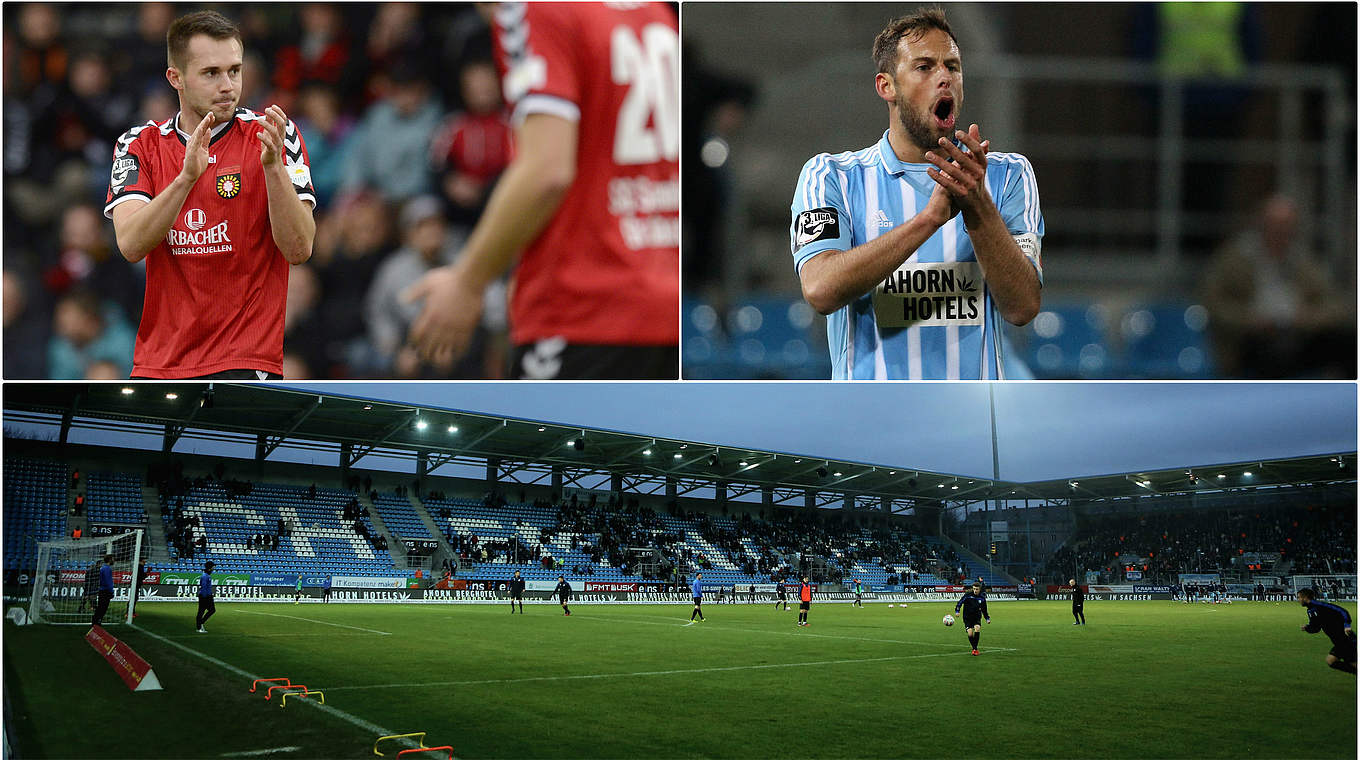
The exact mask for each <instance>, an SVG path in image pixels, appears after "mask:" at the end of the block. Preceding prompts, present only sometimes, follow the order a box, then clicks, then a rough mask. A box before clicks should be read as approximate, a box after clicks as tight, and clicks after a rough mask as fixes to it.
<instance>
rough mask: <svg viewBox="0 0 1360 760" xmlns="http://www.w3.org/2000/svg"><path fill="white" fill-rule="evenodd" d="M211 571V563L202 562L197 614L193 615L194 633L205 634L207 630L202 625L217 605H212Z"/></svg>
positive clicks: (214, 612) (214, 611) (215, 609)
mask: <svg viewBox="0 0 1360 760" xmlns="http://www.w3.org/2000/svg"><path fill="white" fill-rule="evenodd" d="M212 571H213V563H211V562H204V563H203V572H202V573H199V575H198V614H196V615H194V631H195V632H196V633H207V632H208V629H206V628H204V627H203V624H204V623H206V622H208V618H210V617H212V616H213V615H214V614H216V612H217V605H216V604H214V603H213V582H212Z"/></svg>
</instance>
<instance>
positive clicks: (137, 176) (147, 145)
mask: <svg viewBox="0 0 1360 760" xmlns="http://www.w3.org/2000/svg"><path fill="white" fill-rule="evenodd" d="M148 129H150V130H152V131H153V132H154V131H155V129H156V124H155V122H150V121H149V122H147V123H145V124H143V125H141V126H140V127H133V128H132V129H129V130H128V131H126V132H124V133H123V135H122V136H121V137H119V138H118V141H117V142H116V143H114V145H113V168H112V170H111V171H110V172H109V191H108V194H107V195H106V196H105V197H104V216H106V217H108V218H110V219H112V218H113V208H114V206H117V205H118V204H120V203H123V202H125V201H130V200H132V199H134V198H136V199H138V200H141V201H145V202H147V203H150V202H151V200H152V199H153V198H155V197H156V186H155V183H154V181H153V178H152V176H151V174H152V164H151V159H152V151H151V141H150V140H146V139H142V140H139V139H137V138H138V136H139V135H141V134H142V132H143V131H145V130H148Z"/></svg>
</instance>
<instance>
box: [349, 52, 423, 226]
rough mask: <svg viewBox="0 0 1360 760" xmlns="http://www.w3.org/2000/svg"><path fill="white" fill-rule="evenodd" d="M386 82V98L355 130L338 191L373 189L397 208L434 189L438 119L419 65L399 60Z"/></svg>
mask: <svg viewBox="0 0 1360 760" xmlns="http://www.w3.org/2000/svg"><path fill="white" fill-rule="evenodd" d="M389 77H390V89H389V91H388V93H387V94H386V96H385V97H383V98H382V100H380V101H379V102H378V103H376V104H374V105H373V106H372V107H371V108H369V109H368V111H367V112H366V113H365V114H364V117H363V118H362V119H361V120H360V121H359V125H358V127H356V128H355V131H354V135H353V137H352V138H351V144H350V146H349V150H348V152H347V154H346V155H347V159H348V164H347V166H346V170H345V175H344V178H343V179H342V182H341V188H342V189H341V192H343V193H355V192H359V191H362V190H365V189H371V190H376V191H377V192H378V194H379V195H380V196H381V197H382V198H383V200H384V201H386V202H387V203H393V204H399V203H402V202H404V201H406V200H407V199H409V198H413V197H415V196H417V195H423V194H425V193H428V192H430V190H431V189H432V188H431V181H430V165H429V148H430V138H431V137H432V136H433V135H434V131H435V129H436V128H438V126H439V121H440V118H441V117H440V108H439V104H438V103H437V102H436V101H435V100H434V98H433V97H432V95H431V93H430V87H429V83H428V80H427V79H426V75H425V73H424V72H423V71H422V70H421V68H420V65H419V64H417V63H415V62H406V61H403V62H401V63H399V64H397V65H394V66H393V68H392V70H391V72H390V74H389Z"/></svg>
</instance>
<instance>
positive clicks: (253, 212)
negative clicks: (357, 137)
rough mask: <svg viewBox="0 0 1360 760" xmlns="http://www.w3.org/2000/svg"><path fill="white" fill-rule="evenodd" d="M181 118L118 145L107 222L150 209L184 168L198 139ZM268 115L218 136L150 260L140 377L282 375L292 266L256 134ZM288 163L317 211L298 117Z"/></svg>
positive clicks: (150, 126)
mask: <svg viewBox="0 0 1360 760" xmlns="http://www.w3.org/2000/svg"><path fill="white" fill-rule="evenodd" d="M178 118H179V115H178V114H176V115H175V117H174V118H171V119H169V120H167V121H165V122H162V123H160V124H157V123H155V122H147V123H146V124H144V125H142V126H140V127H133V128H132V129H130V130H128V131H127V133H126V134H124V135H123V136H122V137H120V138H118V142H117V144H116V145H115V147H114V153H113V172H112V175H111V177H110V181H109V192H108V200H107V201H105V204H104V216H107V217H109V218H110V219H111V218H113V207H114V206H117V205H118V204H120V203H122V202H124V201H127V200H130V199H133V198H138V199H140V200H143V201H147V202H150V201H151V199H152V198H154V197H156V195H157V194H158V193H160V192H161V191H162V190H164V189H165V188H166V187H167V186H168V185H169V184H170V183H171V182H172V181H173V180H174V179H175V177H176V176H177V175H178V174H179V173H180V170H181V169H182V168H183V167H184V147H185V145H186V143H187V141H188V133H186V132H182V131H181V130H179V129H177V128H176V126H175V124H176V119H178ZM264 119H265V116H264V115H263V114H260V113H256V112H254V111H251V110H249V109H246V108H238V109H236V117H235V118H234V119H232V120H231V121H230V122H228V123H227V124H225V125H221V126H219V127H217V128H216V129H214V130H213V132H214V134H213V137H212V139H211V140H210V142H209V145H208V152H209V155H210V158H209V162H210V163H209V164H208V168H207V169H206V170H205V171H204V172H203V175H202V176H200V177H199V178H198V182H197V183H196V184H195V185H194V187H193V189H192V190H190V191H189V196H188V198H186V199H185V201H184V205H183V206H182V207H181V208H180V210H179V214H178V215H177V216H176V218H175V223H174V224H173V225H172V226H171V227H170V232H169V233H168V234H167V235H166V237H165V239H164V240H162V241H161V242H160V244H159V245H157V246H156V247H155V248H153V249H152V250H151V253H150V254H149V255H147V257H146V296H145V305H144V306H143V308H142V323H141V326H140V327H139V328H138V329H137V344H136V348H135V349H134V351H133V370H132V373H133V375H134V376H137V377H155V378H183V377H197V376H200V375H208V374H212V373H214V372H221V371H223V370H230V369H256V370H264V371H266V372H275V373H280V374H281V373H282V372H283V310H284V303H285V301H286V298H287V292H288V262H287V261H286V260H284V258H283V253H282V252H280V251H279V248H278V246H277V245H275V244H274V237H273V234H272V232H271V229H270V225H269V196H268V193H267V191H266V189H265V184H264V167H263V166H262V165H261V164H260V147H261V146H260V141H259V140H258V139H256V137H255V135H256V134H257V133H258V132H259V131H260V130H261V129H262V128H263V127H262V121H263V120H264ZM284 144H285V145H284V150H285V153H286V155H285V156H284V161H285V163H286V165H287V166H288V170H289V176H290V177H291V178H292V180H293V189H294V190H296V191H297V193H298V196H299V197H300V198H302V199H303V200H305V201H310V202H311V203H312V205H313V206H315V205H316V193H315V191H314V190H313V189H312V179H311V170H310V168H309V167H308V164H307V146H306V145H305V144H304V143H303V140H302V134H301V133H300V132H299V131H298V129H297V127H296V126H295V125H294V124H293V123H292V122H291V121H290V122H289V123H288V125H287V129H286V131H285V134H284Z"/></svg>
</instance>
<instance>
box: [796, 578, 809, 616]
mask: <svg viewBox="0 0 1360 760" xmlns="http://www.w3.org/2000/svg"><path fill="white" fill-rule="evenodd" d="M811 610H812V586H809V585H808V579H807V578H804V579H803V585H801V586H799V587H798V625H802V626H806V625H807V624H808V612H810V611H811Z"/></svg>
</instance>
